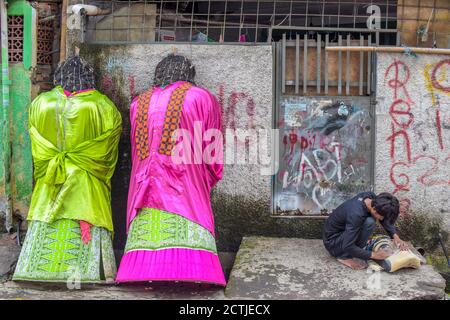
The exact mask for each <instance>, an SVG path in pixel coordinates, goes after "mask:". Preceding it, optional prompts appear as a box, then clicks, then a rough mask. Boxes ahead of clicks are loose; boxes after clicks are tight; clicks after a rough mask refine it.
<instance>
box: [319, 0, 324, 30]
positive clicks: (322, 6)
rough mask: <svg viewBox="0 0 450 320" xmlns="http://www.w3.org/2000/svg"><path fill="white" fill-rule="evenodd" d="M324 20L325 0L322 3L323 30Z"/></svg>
mask: <svg viewBox="0 0 450 320" xmlns="http://www.w3.org/2000/svg"><path fill="white" fill-rule="evenodd" d="M324 18H325V0H323V1H322V19H321V20H322V22H321V25H320V26H321V27H322V28H323V26H324Z"/></svg>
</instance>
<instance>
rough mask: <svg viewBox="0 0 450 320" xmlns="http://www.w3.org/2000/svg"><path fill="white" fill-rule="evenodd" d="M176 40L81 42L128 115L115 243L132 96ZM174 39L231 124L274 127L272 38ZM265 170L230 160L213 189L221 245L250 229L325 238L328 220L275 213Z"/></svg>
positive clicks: (116, 187)
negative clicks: (244, 42)
mask: <svg viewBox="0 0 450 320" xmlns="http://www.w3.org/2000/svg"><path fill="white" fill-rule="evenodd" d="M173 46H174V45H173V44H154V45H127V46H125V45H111V46H107V45H85V46H83V47H82V49H81V55H82V56H84V57H85V58H86V59H88V60H90V61H91V62H93V63H94V64H95V66H96V70H97V82H98V84H99V88H100V89H101V90H102V91H103V92H104V93H105V94H107V95H108V96H109V97H110V98H111V99H112V100H113V101H114V102H115V103H116V105H117V106H118V108H119V109H120V111H121V113H122V117H123V120H124V125H123V136H122V139H121V144H120V158H119V162H118V165H117V169H116V174H115V175H114V177H113V181H112V184H113V190H112V199H113V200H112V201H113V215H114V224H115V228H116V239H115V245H116V247H118V248H123V246H124V244H125V240H126V236H125V215H126V202H127V193H128V183H129V174H130V170H131V161H130V142H129V141H130V137H129V132H130V123H129V103H130V101H131V97H132V96H134V95H136V94H138V93H140V92H141V91H143V90H145V89H147V88H148V87H149V86H150V84H151V83H152V79H153V72H154V68H155V66H156V64H157V63H158V62H159V61H160V60H161V59H162V58H163V57H164V56H166V55H167V54H168V53H170V52H172V47H173ZM175 46H176V48H177V50H178V53H179V54H183V55H186V56H187V57H189V58H191V59H192V60H193V62H194V64H195V66H196V70H197V77H196V81H197V84H198V85H200V86H203V87H205V88H207V89H209V90H210V91H211V92H212V93H213V94H214V95H215V96H216V97H217V98H218V100H219V102H220V104H221V106H222V111H223V116H222V118H223V126H224V129H227V128H236V129H249V128H254V129H256V130H257V129H261V128H265V129H270V128H271V127H272V75H273V70H272V46H271V45H257V46H240V45H189V44H185V45H178V44H177V45H175ZM242 144H245V142H244V143H242V142H241V145H242ZM238 145H239V144H238ZM270 148H271V145H268V149H269V150H270ZM225 152H227V151H225ZM260 169H261V166H260V165H259V164H258V163H256V164H234V165H228V164H226V165H225V169H224V177H223V180H222V181H221V182H219V183H218V185H217V187H216V188H215V189H214V190H213V192H212V205H213V210H214V213H215V221H216V229H217V239H218V248H219V250H221V251H232V250H237V248H238V246H239V243H240V241H241V238H242V236H243V235H266V236H296V237H306V238H310V237H320V234H321V226H322V223H323V222H322V221H304V220H302V221H300V220H298V219H279V218H273V217H271V216H270V215H271V197H272V193H271V177H270V176H268V175H266V176H262V175H261V174H260Z"/></svg>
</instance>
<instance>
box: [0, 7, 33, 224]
mask: <svg viewBox="0 0 450 320" xmlns="http://www.w3.org/2000/svg"><path fill="white" fill-rule="evenodd" d="M7 14H8V16H23V17H24V36H23V61H22V62H19V63H9V80H10V87H9V112H6V113H2V115H1V120H2V122H1V123H2V132H3V129H5V128H6V127H7V126H5V117H9V121H10V126H9V129H8V128H6V129H7V130H5V131H4V138H3V139H2V146H1V147H2V148H1V151H0V167H1V168H0V177H1V178H0V179H1V180H0V211H5V210H4V209H5V207H6V200H7V194H8V191H7V188H8V185H7V183H6V182H5V177H8V176H10V177H11V178H10V179H11V180H10V182H11V183H10V186H9V188H10V190H11V198H12V211H13V212H16V213H19V214H20V215H21V216H22V218H26V215H27V213H28V208H29V203H30V200H31V193H32V188H33V163H32V156H31V143H30V138H29V135H28V107H29V104H30V102H31V100H32V99H33V96H32V88H33V86H32V82H31V72H32V68H33V67H34V66H35V65H36V27H37V24H36V23H37V20H36V11H35V9H34V8H33V7H31V5H30V4H29V2H28V1H25V0H15V1H14V0H12V1H8V7H7ZM2 107H4V106H2ZM7 137H9V141H10V150H11V151H10V152H8V150H6V149H8V148H7V147H4V146H5V144H4V143H5V142H4V141H5V140H6V139H7ZM9 157H11V159H10V165H9V172H10V175H8V174H5V168H8V165H5V162H8V160H9ZM1 218H2V217H0V219H1Z"/></svg>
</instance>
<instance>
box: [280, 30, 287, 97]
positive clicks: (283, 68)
mask: <svg viewBox="0 0 450 320" xmlns="http://www.w3.org/2000/svg"><path fill="white" fill-rule="evenodd" d="M281 57H282V58H281V92H283V93H285V92H286V33H283V38H282V40H281Z"/></svg>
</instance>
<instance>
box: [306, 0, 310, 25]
mask: <svg viewBox="0 0 450 320" xmlns="http://www.w3.org/2000/svg"><path fill="white" fill-rule="evenodd" d="M308 8H309V0H306V8H305V27H308Z"/></svg>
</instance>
